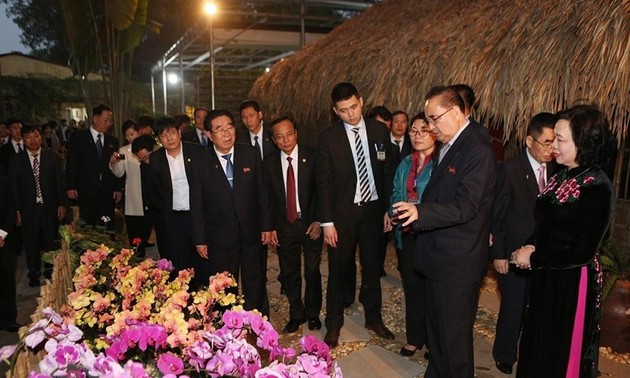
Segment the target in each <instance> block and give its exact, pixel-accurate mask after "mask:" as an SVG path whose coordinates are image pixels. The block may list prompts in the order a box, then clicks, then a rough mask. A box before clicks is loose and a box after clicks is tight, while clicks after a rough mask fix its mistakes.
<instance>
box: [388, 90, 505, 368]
mask: <svg viewBox="0 0 630 378" xmlns="http://www.w3.org/2000/svg"><path fill="white" fill-rule="evenodd" d="M425 114H426V118H427V121H428V123H429V127H430V128H431V132H433V133H434V134H435V136H436V138H437V140H439V141H440V142H442V143H443V144H442V147H441V149H440V152H439V157H438V164H437V166H436V167H434V168H433V172H432V174H431V179H430V180H429V182H428V184H427V186H426V188H425V190H424V193H423V195H422V200H421V202H420V204H416V205H414V204H410V203H406V202H398V203H396V204H394V211H395V212H396V213H397V214H398V215H397V217H398V218H399V219H401V220H404V221H403V226H407V225H409V224H411V223H413V226H414V229H415V230H416V232H417V233H418V236H417V239H416V256H415V260H416V261H415V268H416V270H418V271H419V272H420V273H422V274H424V275H425V276H426V277H427V306H426V307H427V332H428V341H429V342H428V344H429V350H430V351H431V359H430V360H429V366H428V368H427V372H426V374H425V376H426V377H427V378H433V377H472V376H473V375H474V373H475V372H474V357H473V324H474V321H475V314H476V313H477V300H478V296H479V287H480V282H481V279H482V277H481V273H482V271H483V270H484V269H485V266H486V265H487V262H488V256H487V251H488V237H489V228H490V218H491V215H492V206H493V196H494V182H495V162H494V153H493V151H492V147H491V146H490V142H489V141H488V139H487V138H485V137H483V136H482V135H481V133H479V132H477V131H476V130H475V129H473V128H472V127H470V121H469V120H468V119H467V118H466V116H465V115H464V101H463V100H462V98H461V96H460V95H459V94H458V93H457V91H455V90H454V89H452V88H448V87H435V88H433V89H431V90H430V91H429V93H428V94H427V101H426V104H425ZM405 219H406V220H405Z"/></svg>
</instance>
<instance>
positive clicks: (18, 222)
mask: <svg viewBox="0 0 630 378" xmlns="http://www.w3.org/2000/svg"><path fill="white" fill-rule="evenodd" d="M15 225H16V226H18V227H20V226H21V225H22V214H20V211H19V210H18V211H16V212H15Z"/></svg>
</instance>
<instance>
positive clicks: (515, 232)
mask: <svg viewBox="0 0 630 378" xmlns="http://www.w3.org/2000/svg"><path fill="white" fill-rule="evenodd" d="M557 167H558V165H557V164H555V163H554V162H550V163H547V169H546V174H547V178H549V177H551V176H552V175H553V174H554V173H555V171H556V170H557ZM538 193H539V189H538V178H537V173H536V172H534V171H533V170H532V166H531V164H529V159H528V158H527V153H526V152H525V150H523V152H521V153H520V154H519V155H517V156H515V157H513V158H511V159H509V160H506V161H505V162H504V163H503V164H500V165H499V166H498V170H497V183H496V190H495V203H494V210H493V215H492V223H491V225H490V232H491V233H492V236H493V241H494V245H493V246H492V248H491V249H490V252H491V255H492V258H493V259H509V258H510V255H511V254H512V252H514V250H516V249H517V248H519V247H521V246H522V245H523V244H525V241H526V240H527V239H528V238H529V237H530V236H531V235H532V233H533V232H534V228H535V227H536V219H535V216H534V209H535V207H536V199H537V198H538Z"/></svg>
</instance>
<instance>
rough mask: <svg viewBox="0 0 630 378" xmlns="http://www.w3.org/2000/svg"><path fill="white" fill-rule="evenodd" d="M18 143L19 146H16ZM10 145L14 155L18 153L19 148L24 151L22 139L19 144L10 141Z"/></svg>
mask: <svg viewBox="0 0 630 378" xmlns="http://www.w3.org/2000/svg"><path fill="white" fill-rule="evenodd" d="M18 143H19V146H18ZM11 144H12V145H13V151H15V153H16V154H17V153H19V152H20V147H22V150H24V139H22V140H20V141H19V142H16V141H14V140H13V139H11Z"/></svg>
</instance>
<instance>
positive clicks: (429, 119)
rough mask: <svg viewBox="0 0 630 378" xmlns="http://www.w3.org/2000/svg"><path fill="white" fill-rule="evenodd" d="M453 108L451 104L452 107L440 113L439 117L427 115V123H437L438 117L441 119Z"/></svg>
mask: <svg viewBox="0 0 630 378" xmlns="http://www.w3.org/2000/svg"><path fill="white" fill-rule="evenodd" d="M451 110H453V107H452V106H451V107H450V108H448V110H447V111H445V112H444V113H442V114H440V115H439V116H437V117H430V116H427V123H430V124H432V125H435V123H436V122H437V120H438V119H440V118H441V117H442V116H443V115H444V114H446V113H448V112H450V111H451Z"/></svg>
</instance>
